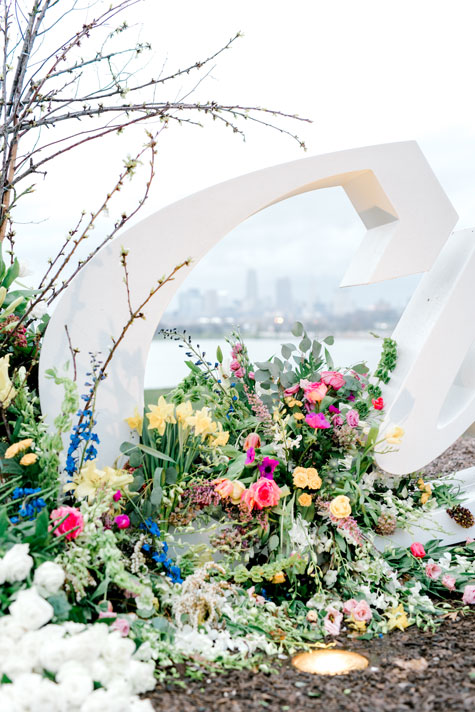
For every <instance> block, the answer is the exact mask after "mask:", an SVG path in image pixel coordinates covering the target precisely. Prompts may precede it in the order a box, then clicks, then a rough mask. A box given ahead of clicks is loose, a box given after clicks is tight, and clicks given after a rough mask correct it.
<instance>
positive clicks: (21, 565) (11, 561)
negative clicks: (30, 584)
mask: <svg viewBox="0 0 475 712" xmlns="http://www.w3.org/2000/svg"><path fill="white" fill-rule="evenodd" d="M29 549H30V547H29V544H15V545H14V546H12V548H11V549H9V550H8V551H7V553H6V554H5V556H4V557H3V559H2V569H3V575H4V576H5V581H8V583H15V581H24V580H25V579H26V577H27V576H28V574H29V573H30V570H31V567H32V566H33V559H32V558H31V556H30V555H29V554H28V551H29Z"/></svg>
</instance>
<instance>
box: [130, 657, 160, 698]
mask: <svg viewBox="0 0 475 712" xmlns="http://www.w3.org/2000/svg"><path fill="white" fill-rule="evenodd" d="M154 670H155V665H154V664H153V663H151V662H150V663H140V662H139V661H138V660H131V661H130V663H129V664H128V666H127V673H126V674H127V679H128V680H129V682H130V684H131V685H132V692H134V693H135V694H139V695H141V694H142V693H144V692H149V691H150V690H153V689H154V688H155V686H156V684H157V681H156V680H155V675H154V674H153V673H154Z"/></svg>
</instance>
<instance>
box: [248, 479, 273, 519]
mask: <svg viewBox="0 0 475 712" xmlns="http://www.w3.org/2000/svg"><path fill="white" fill-rule="evenodd" d="M269 481H270V480H269ZM241 504H243V505H244V506H245V507H246V509H248V510H249V512H250V511H251V510H253V509H254V507H255V504H256V501H255V499H254V495H253V493H252V492H251V490H250V489H248V490H244V492H243V493H242V495H241Z"/></svg>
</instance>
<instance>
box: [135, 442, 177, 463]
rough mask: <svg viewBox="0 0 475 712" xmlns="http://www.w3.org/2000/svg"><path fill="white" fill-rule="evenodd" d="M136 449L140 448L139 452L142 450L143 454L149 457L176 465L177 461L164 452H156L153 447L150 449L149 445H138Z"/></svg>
mask: <svg viewBox="0 0 475 712" xmlns="http://www.w3.org/2000/svg"><path fill="white" fill-rule="evenodd" d="M136 447H138V449H139V450H142V452H146V453H147V455H151V456H152V457H156V458H158V459H159V460H165V462H173V463H175V460H173V458H171V457H169V456H168V455H165V453H164V452H160V450H155V449H154V448H153V447H148V445H136Z"/></svg>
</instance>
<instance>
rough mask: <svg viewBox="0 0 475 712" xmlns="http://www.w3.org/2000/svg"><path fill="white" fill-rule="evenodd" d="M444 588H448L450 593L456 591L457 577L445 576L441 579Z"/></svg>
mask: <svg viewBox="0 0 475 712" xmlns="http://www.w3.org/2000/svg"><path fill="white" fill-rule="evenodd" d="M441 583H442V586H445V588H448V590H449V591H455V576H451V575H450V574H444V575H443V576H442V579H441Z"/></svg>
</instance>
